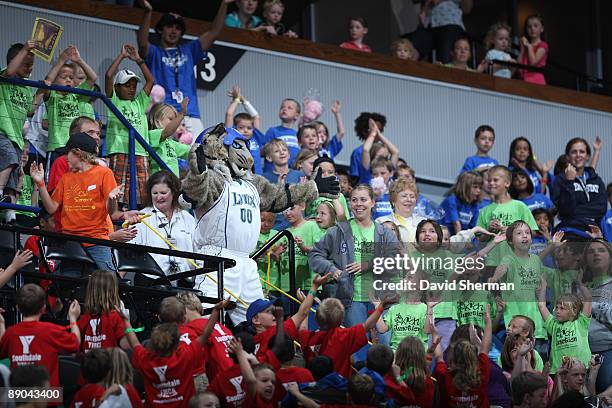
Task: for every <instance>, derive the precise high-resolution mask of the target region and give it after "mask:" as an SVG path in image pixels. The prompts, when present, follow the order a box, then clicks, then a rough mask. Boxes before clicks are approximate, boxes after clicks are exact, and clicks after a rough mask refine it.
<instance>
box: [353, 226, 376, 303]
mask: <svg viewBox="0 0 612 408" xmlns="http://www.w3.org/2000/svg"><path fill="white" fill-rule="evenodd" d="M349 224H350V226H351V232H352V233H353V240H354V241H355V262H357V263H360V262H369V261H370V260H371V259H372V257H373V256H374V253H373V252H374V231H375V229H376V226H375V224H374V223H373V222H372V225H371V226H370V227H368V228H365V229H362V228H361V227H360V226H359V225H358V224H357V221H355V220H354V219H351V220H350V221H349ZM354 283H355V291H354V292H353V300H354V301H356V302H368V301H369V300H370V298H369V295H368V293H369V291H370V289H372V287H373V286H372V285H373V284H374V280H373V277H372V271H371V270H362V271H361V272H359V273H357V274H355V281H354Z"/></svg>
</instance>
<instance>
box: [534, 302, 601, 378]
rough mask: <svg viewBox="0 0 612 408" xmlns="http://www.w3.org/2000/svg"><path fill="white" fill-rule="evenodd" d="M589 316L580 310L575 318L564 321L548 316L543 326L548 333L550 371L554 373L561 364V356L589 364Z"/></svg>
mask: <svg viewBox="0 0 612 408" xmlns="http://www.w3.org/2000/svg"><path fill="white" fill-rule="evenodd" d="M590 323H591V318H590V317H586V316H585V315H584V313H582V312H580V314H579V315H578V318H577V319H576V320H570V321H567V322H564V323H561V322H559V321H558V320H556V319H555V318H554V317H553V315H552V314H550V315H549V316H548V319H546V322H544V327H545V328H546V331H547V332H548V333H549V334H550V338H551V345H550V373H551V374H555V373H556V372H557V370H558V369H559V367H561V365H562V364H563V356H568V357H574V358H577V359H578V360H580V361H582V362H583V363H584V366H585V367H588V366H589V361H590V360H591V349H590V348H589V324H590Z"/></svg>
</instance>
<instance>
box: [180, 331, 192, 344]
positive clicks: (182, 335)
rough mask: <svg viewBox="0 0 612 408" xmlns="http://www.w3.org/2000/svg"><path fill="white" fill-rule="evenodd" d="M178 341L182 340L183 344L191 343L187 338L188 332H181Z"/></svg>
mask: <svg viewBox="0 0 612 408" xmlns="http://www.w3.org/2000/svg"><path fill="white" fill-rule="evenodd" d="M179 341H182V342H183V343H185V344H188V345H189V344H191V339H189V334H188V333H183V334H181V337H180V338H179Z"/></svg>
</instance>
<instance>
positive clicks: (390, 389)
mask: <svg viewBox="0 0 612 408" xmlns="http://www.w3.org/2000/svg"><path fill="white" fill-rule="evenodd" d="M385 385H386V386H387V388H386V390H385V396H387V397H388V398H392V399H394V400H395V405H396V406H404V405H414V404H415V402H416V399H415V398H414V394H413V393H412V391H411V390H410V388H408V387H405V386H402V385H401V384H398V383H397V382H395V379H394V378H393V377H392V376H391V375H389V374H387V375H386V376H385Z"/></svg>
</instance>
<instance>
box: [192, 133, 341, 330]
mask: <svg viewBox="0 0 612 408" xmlns="http://www.w3.org/2000/svg"><path fill="white" fill-rule="evenodd" d="M198 139H201V141H200V143H196V144H194V145H193V147H192V149H191V152H190V153H189V173H188V174H187V177H186V178H185V180H183V196H182V198H183V201H185V202H188V203H189V204H190V205H191V206H192V207H193V208H194V209H195V211H196V219H197V220H198V221H197V226H196V231H195V234H194V246H195V248H196V251H198V252H200V253H203V254H207V255H214V256H220V257H224V258H231V259H233V260H235V261H236V266H235V267H233V268H228V269H226V270H225V273H224V275H223V284H224V286H225V289H228V290H229V291H231V292H232V293H234V294H235V295H236V296H238V297H239V298H240V299H242V300H243V301H244V302H246V303H251V302H253V301H255V300H257V299H260V298H262V297H263V290H262V286H261V282H260V280H259V274H258V273H257V264H256V263H255V261H253V260H252V259H250V258H249V255H250V253H251V252H253V251H254V250H255V248H256V246H257V239H258V237H259V230H260V225H261V217H260V211H272V212H280V211H283V210H284V209H286V208H289V207H290V206H292V205H293V204H292V203H293V202H307V201H311V200H313V199H315V198H316V197H317V196H318V195H319V193H321V194H324V195H326V196H332V197H333V196H334V195H337V194H338V191H339V186H338V182H337V181H336V180H335V178H333V177H321V176H320V175H318V176H317V178H315V180H313V181H308V182H306V183H304V184H299V185H292V186H288V185H280V184H272V183H270V182H268V181H267V180H266V179H264V178H263V177H261V176H254V175H253V174H252V173H251V170H250V169H251V167H252V165H253V158H252V157H251V154H250V152H249V149H248V139H246V138H245V137H244V136H242V135H241V134H240V133H238V132H237V131H236V130H235V129H233V128H225V127H224V126H223V125H222V124H219V125H217V126H215V127H214V128H210V129H208V130H206V131H205V132H203V135H201V137H199V138H198ZM210 275H212V277H213V278H215V280H217V279H216V278H217V276H216V273H214V274H210ZM195 288H196V289H199V290H201V291H202V292H203V294H204V296H210V297H217V294H218V288H217V284H216V283H214V282H213V281H212V280H211V279H208V278H205V277H204V276H203V275H199V276H198V277H197V278H196V286H195ZM231 318H232V320H233V322H234V323H235V324H237V323H240V322H241V321H244V320H245V318H246V308H245V307H244V306H243V305H242V304H241V303H238V307H237V308H236V309H235V310H234V311H232V313H231Z"/></svg>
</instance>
